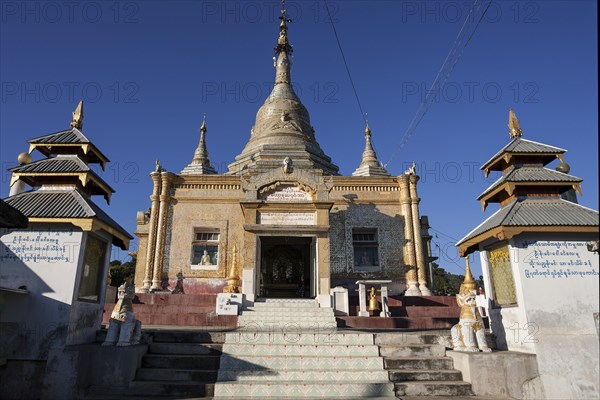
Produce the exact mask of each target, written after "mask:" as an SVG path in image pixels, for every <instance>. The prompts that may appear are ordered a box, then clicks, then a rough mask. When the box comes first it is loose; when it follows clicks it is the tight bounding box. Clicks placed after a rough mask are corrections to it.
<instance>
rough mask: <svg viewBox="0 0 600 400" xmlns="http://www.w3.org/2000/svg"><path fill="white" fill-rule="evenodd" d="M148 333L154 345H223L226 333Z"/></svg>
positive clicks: (167, 331) (174, 331) (162, 331)
mask: <svg viewBox="0 0 600 400" xmlns="http://www.w3.org/2000/svg"><path fill="white" fill-rule="evenodd" d="M142 329H143V328H142ZM144 331H146V330H144ZM150 333H151V335H152V340H153V342H154V343H157V342H161V343H162V342H165V343H223V342H224V341H225V335H226V332H206V331H197V330H187V331H185V330H163V329H161V330H155V331H150Z"/></svg>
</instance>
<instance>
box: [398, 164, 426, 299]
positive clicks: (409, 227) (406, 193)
mask: <svg viewBox="0 0 600 400" xmlns="http://www.w3.org/2000/svg"><path fill="white" fill-rule="evenodd" d="M398 183H399V184H400V205H401V207H402V214H403V216H404V243H405V244H404V257H405V264H407V265H408V268H409V270H408V272H406V285H407V287H406V292H404V295H405V296H420V295H421V291H420V290H419V287H418V281H417V271H416V270H415V269H416V259H415V244H414V235H413V218H412V209H411V201H410V189H409V175H400V176H399V177H398Z"/></svg>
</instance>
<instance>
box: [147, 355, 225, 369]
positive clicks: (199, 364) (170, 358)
mask: <svg viewBox="0 0 600 400" xmlns="http://www.w3.org/2000/svg"><path fill="white" fill-rule="evenodd" d="M220 358H221V357H220V356H218V355H206V356H202V357H198V356H197V355H166V354H146V355H145V356H144V358H143V359H142V368H168V369H215V370H216V369H218V368H219V362H220Z"/></svg>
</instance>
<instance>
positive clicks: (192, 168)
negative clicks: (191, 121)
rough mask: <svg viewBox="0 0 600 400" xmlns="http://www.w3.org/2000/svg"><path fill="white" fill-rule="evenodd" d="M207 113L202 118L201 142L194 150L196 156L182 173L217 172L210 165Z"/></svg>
mask: <svg viewBox="0 0 600 400" xmlns="http://www.w3.org/2000/svg"><path fill="white" fill-rule="evenodd" d="M207 131H208V129H207V128H206V114H204V117H203V118H202V125H200V142H199V143H198V147H197V148H196V151H195V152H194V158H193V159H192V162H191V164H189V165H188V166H187V167H185V168H184V169H183V171H181V173H182V174H216V173H217V171H216V170H215V169H214V168H213V167H212V165H210V159H209V158H208V150H207V148H206V132H207Z"/></svg>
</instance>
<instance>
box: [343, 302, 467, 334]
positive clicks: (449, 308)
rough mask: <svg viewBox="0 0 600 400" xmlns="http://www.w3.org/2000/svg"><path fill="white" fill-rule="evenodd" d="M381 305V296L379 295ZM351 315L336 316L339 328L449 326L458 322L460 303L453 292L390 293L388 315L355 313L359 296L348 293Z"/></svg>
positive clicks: (443, 327) (444, 327) (421, 328)
mask: <svg viewBox="0 0 600 400" xmlns="http://www.w3.org/2000/svg"><path fill="white" fill-rule="evenodd" d="M377 300H378V301H379V306H380V308H381V298H380V297H378V298H377ZM349 303H350V315H349V316H338V317H336V319H337V325H338V326H339V327H340V328H355V329H411V330H427V329H450V328H451V327H452V326H453V325H454V324H456V323H458V317H459V315H460V307H458V306H457V304H456V298H455V297H454V296H427V297H405V296H389V298H388V304H389V310H390V313H391V317H390V318H381V317H378V316H372V317H358V311H359V303H358V296H350V298H349Z"/></svg>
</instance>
